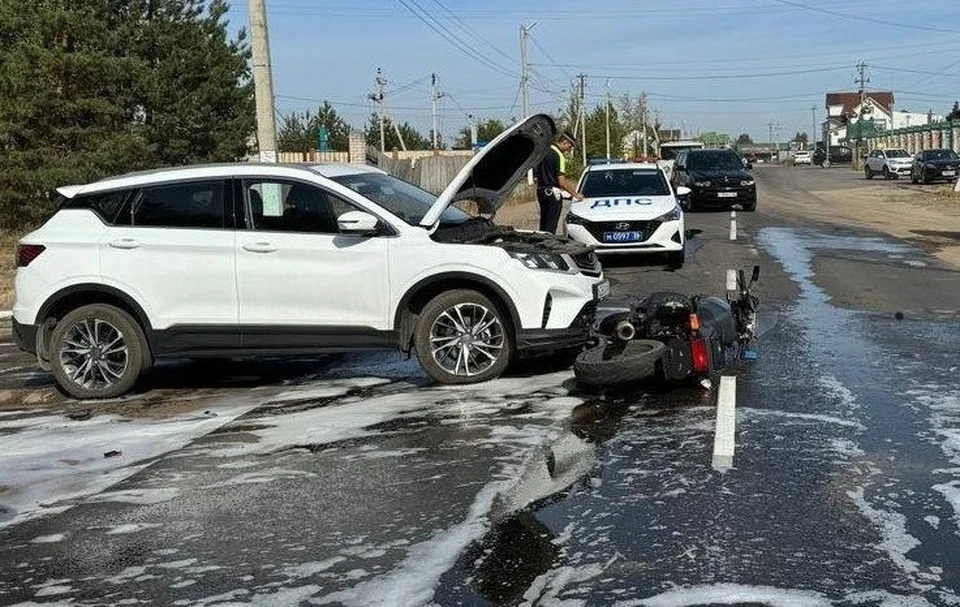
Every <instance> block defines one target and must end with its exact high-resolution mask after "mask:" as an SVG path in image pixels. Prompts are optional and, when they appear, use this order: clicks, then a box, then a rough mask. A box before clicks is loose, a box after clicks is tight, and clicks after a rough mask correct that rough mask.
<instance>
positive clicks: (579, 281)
mask: <svg viewBox="0 0 960 607" xmlns="http://www.w3.org/2000/svg"><path fill="white" fill-rule="evenodd" d="M555 135H556V127H555V125H554V122H553V120H552V119H551V118H550V117H549V116H546V115H537V116H532V117H530V118H529V119H527V120H525V121H523V122H522V123H520V124H518V125H515V126H514V127H512V128H511V129H509V130H508V131H506V132H505V133H503V134H502V135H500V136H499V137H497V138H496V139H495V140H494V141H492V142H491V143H490V144H489V145H487V146H486V148H485V149H484V150H483V151H482V152H481V153H479V154H477V156H475V157H474V158H473V159H471V161H470V162H469V163H468V164H467V166H466V167H465V168H464V169H463V170H462V171H461V172H460V174H458V175H457V177H456V178H455V179H454V180H453V182H451V184H450V185H449V186H448V187H447V188H446V190H444V192H443V193H442V194H441V195H440V196H439V197H436V196H433V195H431V194H429V193H428V192H425V191H423V190H421V189H419V188H416V187H414V186H412V185H410V184H408V183H406V182H403V181H400V180H398V179H395V178H393V177H390V176H389V175H387V174H386V173H384V172H382V171H379V170H376V169H373V168H370V167H364V166H349V165H329V166H284V165H270V164H225V165H208V166H196V167H186V168H172V169H164V170H159V171H153V172H147V173H139V174H131V175H125V176H121V177H116V178H111V179H106V180H103V181H98V182H95V183H91V184H87V185H80V186H68V187H64V188H60V189H59V190H58V191H59V192H60V194H61V195H62V196H63V203H62V206H61V208H60V210H59V211H57V212H56V213H55V214H54V215H53V217H51V218H50V220H48V221H47V222H46V223H45V224H44V225H43V226H42V227H41V228H40V229H38V230H36V231H34V232H32V233H30V234H28V235H27V236H25V237H24V238H23V239H22V240H21V241H20V244H19V246H18V250H17V265H18V269H17V279H16V291H17V297H16V304H15V305H14V320H13V328H14V334H15V337H16V339H17V342H18V344H19V346H20V347H21V348H22V349H24V350H26V351H28V352H31V353H34V354H36V356H37V357H38V359H39V361H40V364H41V366H42V367H44V368H47V369H50V370H51V371H52V373H53V376H54V377H55V379H56V381H57V383H58V384H59V385H60V387H61V388H62V389H63V390H64V391H65V392H67V393H68V394H70V395H72V396H74V397H77V398H108V397H114V396H117V395H120V394H122V393H124V392H126V391H128V390H129V389H130V388H131V387H132V386H133V385H134V383H135V382H136V380H137V378H138V376H139V375H140V374H141V373H142V372H143V371H144V370H146V369H147V368H148V367H149V366H150V365H151V363H152V362H153V360H155V359H157V358H161V357H191V358H202V357H224V356H256V355H271V356H274V355H288V354H293V355H297V354H304V353H313V352H331V351H347V350H352V349H358V348H360V349H370V348H399V349H400V350H401V351H402V352H404V353H406V354H410V353H411V352H413V351H415V352H416V354H417V356H418V358H419V360H420V362H421V364H422V365H423V367H424V368H425V369H426V371H427V372H428V373H429V374H430V375H431V376H432V377H433V378H434V379H436V380H437V381H440V382H444V383H472V382H478V381H483V380H487V379H491V378H493V377H496V376H498V375H499V374H500V373H502V372H503V370H504V369H505V368H506V366H507V364H508V363H509V361H510V360H511V358H513V357H514V356H515V355H524V354H531V353H539V352H549V351H554V350H563V349H574V348H578V347H579V346H581V345H582V344H583V343H584V341H585V339H586V337H587V333H588V331H589V327H590V324H591V322H592V316H593V311H594V309H595V307H596V300H597V299H599V298H600V297H602V296H604V295H605V294H606V292H607V291H608V283H607V282H606V281H605V280H603V278H602V272H601V267H600V264H599V262H598V261H597V257H596V255H595V254H594V253H593V251H592V250H591V249H590V248H589V247H586V246H583V245H582V244H579V243H576V242H573V241H569V240H563V239H558V238H556V237H552V236H549V235H546V234H542V233H522V232H517V231H514V230H512V229H510V228H503V227H497V226H495V225H494V224H493V222H492V221H490V219H489V217H474V216H471V215H469V214H467V213H466V212H464V211H462V210H460V209H459V208H457V207H454V206H452V205H453V204H454V203H456V202H460V201H463V202H466V206H468V207H472V208H474V209H476V210H478V211H479V212H480V213H484V214H486V215H488V216H489V215H492V214H493V213H495V212H496V210H497V209H498V208H499V206H500V205H501V203H502V201H503V199H504V198H505V197H506V196H507V195H509V193H510V191H511V190H512V189H513V186H514V185H515V184H516V183H517V182H518V181H519V180H520V179H522V178H523V177H524V175H525V172H526V171H527V170H528V169H529V168H530V167H532V166H533V165H534V164H536V163H537V162H538V161H539V160H540V158H542V156H543V155H544V153H545V152H546V150H547V149H548V148H549V146H550V144H551V143H552V141H553V139H554V136H555Z"/></svg>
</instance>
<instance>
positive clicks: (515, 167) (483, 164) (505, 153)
mask: <svg viewBox="0 0 960 607" xmlns="http://www.w3.org/2000/svg"><path fill="white" fill-rule="evenodd" d="M556 135H557V126H556V124H555V123H554V121H553V118H551V117H550V116H548V115H546V114H535V115H533V116H530V117H529V118H527V119H526V120H524V121H522V122H520V123H518V124H515V125H513V126H512V127H510V128H509V129H507V130H506V131H504V132H503V133H501V134H500V135H499V136H497V137H496V138H495V139H494V140H493V141H491V142H490V143H488V144H487V145H486V146H484V148H483V149H482V150H480V152H479V153H478V154H476V155H475V156H474V157H473V158H471V159H470V162H468V163H467V165H466V166H465V167H463V169H461V170H460V172H459V173H457V176H456V177H454V178H453V181H451V182H450V185H448V186H447V187H446V189H444V190H443V192H441V193H440V196H439V197H438V198H437V201H436V202H435V203H434V204H433V206H432V207H430V210H429V211H428V212H427V214H426V215H424V217H423V219H422V220H421V221H420V225H421V226H423V227H427V228H429V227H432V226H434V225H435V224H436V223H437V222H438V221H440V215H442V214H443V212H444V211H445V210H447V207H449V206H450V205H452V204H453V203H455V202H457V201H460V200H472V201H474V202H476V203H477V206H478V207H479V210H480V213H482V214H484V215H492V214H494V213H496V212H497V209H499V208H500V206H501V205H502V204H503V201H504V199H505V198H506V197H507V196H509V195H510V193H511V192H512V191H513V188H514V187H516V185H517V183H519V182H520V180H521V179H523V176H524V174H525V173H526V172H527V171H528V170H529V169H531V168H533V167H534V166H535V165H536V164H537V163H539V162H540V160H541V159H542V158H543V157H544V155H546V153H547V150H549V149H550V145H551V144H552V143H553V141H554V139H555V138H556Z"/></svg>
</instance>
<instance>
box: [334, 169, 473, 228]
mask: <svg viewBox="0 0 960 607" xmlns="http://www.w3.org/2000/svg"><path fill="white" fill-rule="evenodd" d="M332 179H333V180H334V181H336V182H337V183H339V184H340V185H343V186H346V187H348V188H350V189H351V190H353V191H354V192H356V193H358V194H360V195H361V196H364V197H365V198H369V199H370V200H372V201H373V202H375V203H377V204H378V205H380V206H381V207H383V208H384V209H386V210H387V211H390V212H391V213H393V214H394V215H396V216H397V217H399V218H400V219H402V220H404V221H405V222H407V223H409V224H410V225H412V226H415V225H418V224H419V223H420V221H421V220H422V219H423V216H424V215H426V214H427V211H429V210H430V207H432V206H433V204H434V203H435V202H436V201H437V197H436V196H434V195H433V194H431V193H430V192H428V191H426V190H421V189H420V188H418V187H417V186H415V185H413V184H411V183H407V182H406V181H403V180H401V179H397V178H396V177H392V176H390V175H384V174H382V173H372V172H370V173H353V174H352V175H339V176H337V177H333V178H332ZM467 219H470V216H469V215H467V214H466V213H464V212H463V211H461V210H460V209H457V208H455V207H447V210H445V211H444V212H443V215H441V216H440V223H461V222H463V221H466V220H467Z"/></svg>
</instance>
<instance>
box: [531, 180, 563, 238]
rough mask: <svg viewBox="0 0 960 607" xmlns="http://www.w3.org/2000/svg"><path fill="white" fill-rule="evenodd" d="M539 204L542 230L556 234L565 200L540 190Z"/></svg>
mask: <svg viewBox="0 0 960 607" xmlns="http://www.w3.org/2000/svg"><path fill="white" fill-rule="evenodd" d="M537 204H539V205H540V231H541V232H550V233H551V234H556V233H557V226H558V225H559V223H560V213H561V212H562V211H563V202H561V201H559V200H557V199H556V198H554V197H553V196H548V195H547V194H544V193H542V192H539V191H538V192H537Z"/></svg>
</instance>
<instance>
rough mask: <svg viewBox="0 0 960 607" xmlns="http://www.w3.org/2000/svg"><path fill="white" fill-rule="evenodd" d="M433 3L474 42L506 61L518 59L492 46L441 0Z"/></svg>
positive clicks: (435, 0)
mask: <svg viewBox="0 0 960 607" xmlns="http://www.w3.org/2000/svg"><path fill="white" fill-rule="evenodd" d="M433 3H434V4H436V5H437V6H439V7H440V8H441V9H443V10H444V12H446V13H447V14H448V15H450V16H451V17H453V20H454V21H456V22H457V24H458V25H459V26H460V29H462V30H463V31H465V32H466V33H468V34H470V36H472V37H473V39H474V40H476V41H478V42H479V43H480V44H482V45H483V46H484V47H486V48H490V49H492V50H493V51H494V52H496V53H497V54H499V55H500V56H501V57H503V58H504V59H506V60H507V61H510V62H511V63H512V62H514V61H516V60H517V58H516V57H511V56H510V55H508V54H507V53H505V52H503V51H502V50H500V48H499V47H497V46H495V45H493V44H490V41H489V40H487V39H485V38H484V37H483V36H481V35H480V34H478V33H477V32H476V30H475V29H474V28H472V27H471V26H469V25H467V24H466V23H465V22H464V21H463V19H461V18H460V17H458V16H457V14H456V13H454V12H453V11H452V10H450V9H449V8H447V7H446V5H444V4H443V3H442V2H440V0H433Z"/></svg>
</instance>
